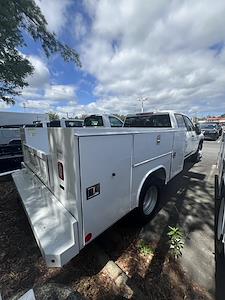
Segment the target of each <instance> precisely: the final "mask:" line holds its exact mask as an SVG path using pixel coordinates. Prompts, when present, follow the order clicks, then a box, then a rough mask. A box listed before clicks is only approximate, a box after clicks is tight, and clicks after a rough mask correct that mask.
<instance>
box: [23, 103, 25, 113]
mask: <svg viewBox="0 0 225 300" xmlns="http://www.w3.org/2000/svg"><path fill="white" fill-rule="evenodd" d="M23 110H24V112H25V111H26V102H23Z"/></svg>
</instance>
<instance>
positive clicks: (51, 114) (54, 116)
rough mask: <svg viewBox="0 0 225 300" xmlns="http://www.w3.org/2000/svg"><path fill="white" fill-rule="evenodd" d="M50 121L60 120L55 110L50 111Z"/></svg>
mask: <svg viewBox="0 0 225 300" xmlns="http://www.w3.org/2000/svg"><path fill="white" fill-rule="evenodd" d="M48 117H49V121H54V120H59V115H58V114H57V113H54V112H49V113H48Z"/></svg>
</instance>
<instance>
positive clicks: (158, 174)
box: [138, 168, 166, 201]
mask: <svg viewBox="0 0 225 300" xmlns="http://www.w3.org/2000/svg"><path fill="white" fill-rule="evenodd" d="M152 179H154V180H157V181H158V182H159V185H160V186H163V185H164V184H165V182H166V171H165V169H164V168H160V169H157V170H155V171H153V172H152V173H150V174H149V175H148V176H147V178H145V180H144V182H143V183H142V186H141V189H140V192H139V193H138V201H139V200H140V197H141V196H142V195H143V192H144V191H145V188H146V186H148V185H149V183H150V181H152Z"/></svg>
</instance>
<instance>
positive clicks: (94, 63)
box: [79, 0, 225, 113]
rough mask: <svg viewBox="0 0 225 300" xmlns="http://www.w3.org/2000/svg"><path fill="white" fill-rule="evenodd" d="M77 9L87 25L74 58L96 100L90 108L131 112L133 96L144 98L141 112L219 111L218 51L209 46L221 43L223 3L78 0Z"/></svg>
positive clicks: (223, 92)
mask: <svg viewBox="0 0 225 300" xmlns="http://www.w3.org/2000/svg"><path fill="white" fill-rule="evenodd" d="M84 7H85V8H86V12H87V13H89V15H90V18H91V20H92V23H91V25H90V30H88V31H87V32H86V35H85V38H84V39H83V42H82V44H81V59H82V62H83V66H84V69H85V70H86V71H88V72H90V73H91V74H92V75H94V76H95V77H96V79H97V85H96V87H95V94H96V96H97V97H98V98H99V99H100V100H98V101H97V102H96V103H93V105H92V106H91V108H93V110H94V109H96V110H100V111H113V112H124V113H125V112H134V111H137V109H139V107H140V103H138V102H137V97H138V96H148V97H149V101H148V102H145V107H146V110H147V109H148V110H153V109H177V110H182V111H186V112H190V113H191V112H194V111H197V112H200V113H208V112H210V111H212V112H213V111H215V112H220V111H223V110H224V104H223V103H224V96H225V72H224V69H225V59H224V57H225V51H224V49H223V51H222V52H221V53H218V49H219V48H217V47H216V46H215V45H216V44H217V43H223V42H225V31H224V30H223V27H224V15H225V2H224V1H223V0H220V1H216V3H214V2H212V1H210V0H206V1H195V0H190V1H178V0H174V1H167V0H160V1H159V0H158V1H144V2H143V1H138V0H115V1H104V0H100V1H95V3H94V4H93V2H92V1H89V0H85V1H84ZM212 46H214V50H213V47H212ZM89 108H90V105H88V106H86V107H80V108H79V109H84V110H86V111H89Z"/></svg>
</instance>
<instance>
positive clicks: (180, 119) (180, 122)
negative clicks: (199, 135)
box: [175, 114, 186, 128]
mask: <svg viewBox="0 0 225 300" xmlns="http://www.w3.org/2000/svg"><path fill="white" fill-rule="evenodd" d="M175 118H176V121H177V126H178V127H179V128H185V127H186V126H185V122H184V118H183V116H182V115H180V114H175Z"/></svg>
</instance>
